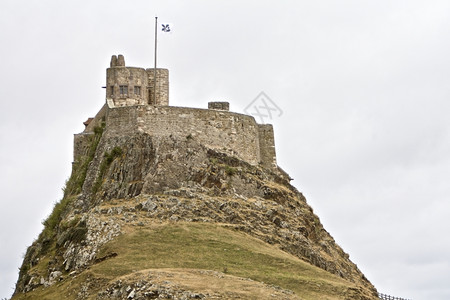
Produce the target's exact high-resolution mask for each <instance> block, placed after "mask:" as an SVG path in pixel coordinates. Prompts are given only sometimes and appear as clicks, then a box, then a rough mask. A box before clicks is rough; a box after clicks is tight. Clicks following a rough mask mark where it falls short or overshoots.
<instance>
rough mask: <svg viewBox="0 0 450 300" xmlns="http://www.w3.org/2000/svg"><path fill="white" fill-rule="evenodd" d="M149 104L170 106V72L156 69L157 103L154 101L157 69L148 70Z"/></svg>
mask: <svg viewBox="0 0 450 300" xmlns="http://www.w3.org/2000/svg"><path fill="white" fill-rule="evenodd" d="M146 72H147V76H148V83H147V85H148V93H149V96H148V104H151V105H169V70H167V69H156V101H155V100H154V98H155V96H154V85H155V83H154V78H155V69H147V70H146Z"/></svg>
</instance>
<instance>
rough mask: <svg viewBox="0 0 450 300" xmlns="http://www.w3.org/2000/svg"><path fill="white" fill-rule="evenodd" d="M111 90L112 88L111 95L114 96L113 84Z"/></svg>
mask: <svg viewBox="0 0 450 300" xmlns="http://www.w3.org/2000/svg"><path fill="white" fill-rule="evenodd" d="M110 90H111V97H112V96H114V86H113V85H112V86H111V89H110Z"/></svg>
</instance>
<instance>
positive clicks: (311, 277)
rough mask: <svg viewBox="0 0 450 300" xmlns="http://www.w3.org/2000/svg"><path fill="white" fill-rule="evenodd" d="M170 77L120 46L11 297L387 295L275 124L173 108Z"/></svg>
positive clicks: (135, 299)
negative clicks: (322, 213) (282, 161)
mask: <svg viewBox="0 0 450 300" xmlns="http://www.w3.org/2000/svg"><path fill="white" fill-rule="evenodd" d="M155 74H156V76H155ZM168 78H169V72H168V71H167V70H165V69H157V70H155V69H143V68H134V67H126V66H125V60H124V58H123V56H121V55H119V56H118V57H116V56H113V57H112V60H111V66H110V68H108V69H107V72H106V86H105V88H106V103H105V105H103V107H102V108H101V109H100V111H99V112H98V113H97V115H96V116H95V117H94V118H90V119H88V120H87V121H86V122H85V123H84V124H85V125H86V128H85V130H84V131H83V132H82V133H79V134H76V135H75V144H74V162H73V165H72V174H71V176H70V178H69V179H68V180H67V182H66V185H65V187H64V189H63V191H64V197H63V199H61V201H60V202H58V203H56V204H55V207H54V209H53V211H52V213H51V214H50V215H49V216H48V218H47V219H45V220H44V221H43V223H42V224H43V225H44V229H43V230H42V232H41V234H40V235H39V236H38V238H37V239H36V240H35V241H34V242H33V244H32V245H31V246H30V247H28V249H27V251H26V254H25V255H24V260H23V263H22V266H21V268H20V272H19V279H18V281H17V284H16V290H15V293H14V296H13V298H12V299H14V300H25V299H60V298H61V295H64V296H65V297H67V299H71V300H87V299H94V298H95V299H98V300H101V299H132V300H144V299H156V298H157V299H162V298H164V299H168V298H170V299H231V298H233V299H275V298H276V299H306V300H307V299H325V298H327V299H342V300H344V299H352V300H375V299H378V297H377V291H376V289H375V287H374V286H373V285H372V284H371V283H370V282H369V281H368V280H367V278H366V277H365V276H364V274H362V273H361V271H360V270H359V269H358V267H357V266H356V265H355V264H354V263H352V262H351V260H350V259H349V255H348V254H346V253H345V252H344V251H343V250H342V248H341V247H339V245H337V244H336V242H335V241H334V239H333V237H332V236H331V235H330V234H329V233H328V232H327V231H326V230H325V229H324V228H323V226H322V224H321V222H320V220H319V218H318V217H317V216H316V215H315V214H314V212H313V210H312V208H311V207H310V206H309V205H308V204H307V202H306V199H305V197H304V196H303V195H302V194H301V193H300V192H299V191H298V190H297V189H296V188H295V187H294V186H292V185H291V184H290V183H289V180H290V178H289V175H288V174H286V173H285V172H283V170H282V169H281V168H279V167H278V166H277V163H276V155H275V147H274V137H273V129H272V126H271V125H260V124H257V123H256V122H255V119H254V118H253V117H251V116H247V115H242V114H238V113H233V112H230V111H229V104H228V103H226V102H210V103H209V104H208V109H197V108H186V107H171V106H169V80H168ZM155 95H156V96H155Z"/></svg>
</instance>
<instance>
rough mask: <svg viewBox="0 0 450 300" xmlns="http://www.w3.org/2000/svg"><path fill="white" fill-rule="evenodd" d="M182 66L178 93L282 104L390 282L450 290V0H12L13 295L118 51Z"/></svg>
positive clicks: (365, 259)
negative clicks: (261, 97) (168, 29)
mask: <svg viewBox="0 0 450 300" xmlns="http://www.w3.org/2000/svg"><path fill="white" fill-rule="evenodd" d="M155 15H158V19H159V20H160V21H161V22H171V23H172V24H173V26H174V27H173V28H174V32H173V33H172V34H170V35H165V36H163V35H160V39H159V53H158V56H159V66H161V67H166V68H169V70H170V102H171V105H176V106H190V107H202V108H205V107H206V106H207V102H208V101H213V100H215V101H221V100H223V101H229V102H230V106H231V110H232V111H235V112H243V110H244V108H245V107H246V106H247V105H248V104H249V103H250V102H251V101H252V100H253V99H254V98H255V97H256V96H257V95H258V94H259V93H260V92H261V91H264V92H265V93H266V94H267V95H268V96H269V97H270V98H271V99H272V100H273V101H274V102H275V103H276V104H277V105H278V106H279V107H280V108H281V109H282V110H283V115H282V116H280V117H277V118H274V119H272V120H268V122H269V123H273V124H274V129H275V140H276V148H277V155H278V164H279V165H280V166H281V167H282V168H283V169H285V170H286V171H287V172H288V173H289V174H290V175H291V177H293V178H294V179H295V180H294V181H293V184H294V185H295V186H296V187H297V188H298V189H299V190H300V191H301V192H303V193H304V194H305V196H306V198H307V199H308V203H309V204H310V205H311V206H312V207H313V209H314V211H315V212H316V213H317V214H318V215H319V217H320V219H321V221H322V223H323V224H324V226H325V228H326V229H327V230H328V231H329V232H330V233H331V235H332V236H333V237H334V238H335V239H336V241H337V243H338V244H339V245H341V246H342V247H343V248H344V250H345V251H346V252H347V253H349V254H350V258H351V259H352V260H353V261H354V262H355V263H356V264H357V265H358V266H359V267H360V269H361V270H362V271H363V272H364V273H365V275H366V276H367V278H368V279H369V280H370V281H371V282H372V283H373V284H374V285H375V286H376V287H377V289H378V290H379V291H380V292H383V293H386V294H391V295H394V296H398V297H404V298H411V299H414V300H420V299H450V286H449V284H448V282H450V265H449V261H450V238H449V237H448V233H447V231H448V228H449V227H450V221H449V218H448V217H447V216H448V215H449V214H450V201H449V195H450V184H449V178H450V121H449V118H448V116H447V115H448V113H449V112H450V102H449V97H450V56H449V54H448V53H450V39H449V36H450V2H448V1H444V0H442V1H439V0H432V1H419V0H409V1H406V0H405V1H399V0H378V1H375V0H373V1H360V0H354V1H349V0H343V1H333V0H323V1H303V0H302V1H286V0H284V1H283V0H281V1H261V0H258V1H256V0H255V1H237V0H226V1H225V0H216V1H206V0H203V1H200V0H196V1H181V0H177V1H175V0H174V1H162V0H161V1H148V0H146V1H144V0H135V1H130V2H126V3H125V2H123V1H117V0H113V1H111V0H108V1H106V0H99V1H86V0H78V1H72V0H69V1H57V0H46V1H42V0H40V1H37V0H2V1H1V2H0V40H1V41H2V46H1V47H0V57H1V60H2V63H1V65H2V68H1V72H0V86H1V89H0V101H1V104H2V107H3V108H2V109H1V110H0V144H1V146H2V147H1V152H0V168H1V172H0V174H1V175H0V190H1V191H2V195H3V197H2V201H1V204H2V207H3V209H2V210H0V228H2V229H1V231H0V244H1V247H0V298H1V297H9V296H10V294H11V292H12V290H13V287H14V283H15V281H16V279H17V275H18V267H19V265H20V263H21V260H22V255H23V253H24V252H25V250H26V247H27V246H29V245H30V244H31V243H32V241H33V239H34V238H36V237H37V235H38V234H39V232H40V231H41V229H42V225H41V221H42V220H43V219H44V218H45V217H46V216H47V215H48V214H49V213H50V211H51V209H52V206H53V203H54V202H55V201H58V200H59V199H60V198H61V197H62V192H61V188H62V187H63V186H64V182H65V180H66V179H67V178H68V177H69V175H70V170H71V161H72V142H73V141H72V139H73V134H74V133H78V132H80V131H82V130H83V127H84V126H83V125H82V122H83V121H85V120H86V119H87V118H88V117H90V116H93V115H94V114H95V113H96V112H97V110H98V109H99V108H100V107H101V106H102V104H103V103H104V98H105V96H104V90H103V89H102V88H101V87H102V86H103V85H104V84H105V69H106V68H107V67H108V66H109V60H110V57H111V55H113V54H119V53H120V54H123V55H125V61H126V63H127V65H130V66H138V67H152V66H153V31H154V28H153V25H154V17H155Z"/></svg>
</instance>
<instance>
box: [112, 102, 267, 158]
mask: <svg viewBox="0 0 450 300" xmlns="http://www.w3.org/2000/svg"><path fill="white" fill-rule="evenodd" d="M106 124H107V127H106V131H105V134H108V135H124V134H129V133H130V132H136V131H137V132H145V133H148V134H149V135H151V136H159V137H163V136H167V137H169V136H177V137H182V138H186V139H191V138H192V139H196V140H197V141H198V142H200V143H201V144H203V145H205V146H206V147H208V148H211V149H214V150H217V151H220V152H224V153H226V154H228V155H232V156H236V157H238V158H240V159H242V160H244V161H246V162H248V163H250V164H252V165H257V164H259V163H261V155H260V139H259V128H258V124H257V123H256V122H255V119H254V118H253V117H251V116H247V115H242V114H238V113H231V112H224V111H217V110H208V109H197V108H186V107H171V106H134V107H131V106H130V107H117V108H113V109H109V110H108V113H107V115H106Z"/></svg>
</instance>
